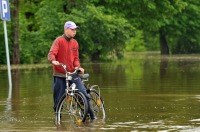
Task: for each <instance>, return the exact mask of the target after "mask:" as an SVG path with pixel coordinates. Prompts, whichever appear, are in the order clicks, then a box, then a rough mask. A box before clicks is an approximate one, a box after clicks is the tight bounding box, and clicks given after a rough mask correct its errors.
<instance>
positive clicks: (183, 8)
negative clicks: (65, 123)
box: [0, 0, 200, 64]
mask: <svg viewBox="0 0 200 132" xmlns="http://www.w3.org/2000/svg"><path fill="white" fill-rule="evenodd" d="M14 1H15V0H14ZM14 1H13V2H11V3H10V4H11V5H10V7H11V11H12V10H14V9H15V7H14V5H13V3H14ZM19 2H20V3H19V34H18V35H19V49H20V50H19V52H20V53H19V54H20V61H21V62H20V63H43V62H47V61H46V57H47V53H48V51H49V48H50V46H51V44H52V42H53V40H54V39H55V38H56V37H58V36H60V35H62V34H63V25H64V23H65V22H66V21H68V20H72V21H75V22H76V23H77V24H78V25H79V26H80V30H78V33H77V36H76V37H75V38H76V39H77V40H78V42H79V45H80V57H81V59H84V58H89V59H93V60H98V59H105V58H107V59H108V57H110V58H111V59H113V58H114V57H116V58H120V57H122V55H123V52H124V51H141V50H159V47H160V48H161V49H160V50H161V52H166V53H167V52H171V53H173V54H175V53H199V52H200V39H199V34H200V31H199V29H200V27H199V25H200V9H199V6H200V2H199V1H196V0H162V1H155V0H142V1H141V0H126V1H124V0H86V1H82V0H76V1H72V0H67V1H48V0H20V1H19ZM13 20H14V19H13ZM13 20H11V21H9V22H7V28H8V36H9V48H10V55H11V56H13V55H14V53H13V50H12V47H13V46H14V44H16V43H14V42H13V40H14V38H13V35H12V30H13V25H15V24H14V23H15V21H13ZM0 24H2V21H0ZM2 25H3V24H2ZM0 29H1V31H2V32H0V38H1V40H4V34H3V26H0ZM159 38H160V39H159ZM0 44H1V46H0V55H1V58H0V63H1V64H5V63H6V57H5V56H6V54H5V44H4V41H1V42H0Z"/></svg>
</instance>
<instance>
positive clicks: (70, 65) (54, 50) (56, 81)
mask: <svg viewBox="0 0 200 132" xmlns="http://www.w3.org/2000/svg"><path fill="white" fill-rule="evenodd" d="M77 28H79V27H78V26H77V25H76V24H75V23H74V22H72V21H67V22H66V23H65V25H64V34H63V35H62V36H60V37H58V38H56V39H55V40H54V41H53V43H52V46H51V48H50V51H49V53H48V61H49V62H50V63H52V64H53V77H54V78H53V98H54V111H56V107H57V104H58V101H59V99H60V98H61V96H62V95H63V94H64V93H65V88H66V80H65V71H64V69H63V68H62V67H61V66H59V65H60V63H63V64H65V65H66V66H67V71H69V72H73V71H74V69H75V68H76V67H78V68H79V70H80V72H81V73H82V74H83V73H84V69H83V68H82V67H81V66H80V61H79V51H78V50H79V45H78V42H77V41H76V40H75V39H73V37H74V36H75V35H76V29H77ZM72 82H73V83H76V86H77V88H78V89H79V91H80V92H82V93H83V94H84V95H85V96H86V98H87V100H88V105H89V110H88V113H89V114H90V118H91V119H96V117H95V115H94V110H93V108H92V106H91V104H90V101H89V100H90V96H89V95H88V94H87V92H86V90H85V88H84V85H83V83H82V82H81V79H80V77H79V76H75V77H73V80H72ZM72 82H71V83H72Z"/></svg>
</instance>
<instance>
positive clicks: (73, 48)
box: [48, 35, 80, 77]
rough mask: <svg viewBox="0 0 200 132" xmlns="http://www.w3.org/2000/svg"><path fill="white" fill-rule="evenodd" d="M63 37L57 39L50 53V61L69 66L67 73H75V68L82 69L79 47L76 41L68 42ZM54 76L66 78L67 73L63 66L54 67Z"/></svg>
mask: <svg viewBox="0 0 200 132" xmlns="http://www.w3.org/2000/svg"><path fill="white" fill-rule="evenodd" d="M65 37H66V36H64V35H62V36H60V37H58V38H57V39H55V40H54V41H53V43H52V46H51V48H50V51H49V53H48V61H49V62H51V61H52V60H56V61H59V62H60V63H63V64H65V65H66V66H67V71H69V72H72V71H74V68H75V67H80V61H79V52H78V50H79V45H78V42H77V41H76V40H75V39H73V38H72V39H70V40H67V39H66V38H65ZM53 70H54V76H61V77H65V71H64V69H63V68H62V67H61V66H55V65H54V66H53Z"/></svg>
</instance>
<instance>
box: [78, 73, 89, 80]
mask: <svg viewBox="0 0 200 132" xmlns="http://www.w3.org/2000/svg"><path fill="white" fill-rule="evenodd" d="M79 76H80V78H81V79H87V78H88V77H89V76H90V75H89V74H88V73H86V74H79Z"/></svg>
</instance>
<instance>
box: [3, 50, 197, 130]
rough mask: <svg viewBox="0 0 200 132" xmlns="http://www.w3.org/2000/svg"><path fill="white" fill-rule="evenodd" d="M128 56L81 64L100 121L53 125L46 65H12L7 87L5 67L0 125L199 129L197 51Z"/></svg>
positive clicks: (8, 127) (10, 127) (17, 127)
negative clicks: (101, 107)
mask: <svg viewBox="0 0 200 132" xmlns="http://www.w3.org/2000/svg"><path fill="white" fill-rule="evenodd" d="M130 56H131V57H130ZM130 56H129V58H126V59H124V60H120V61H116V62H111V63H91V64H83V67H84V68H85V70H86V72H88V73H90V79H89V83H90V84H99V86H100V88H101V95H102V96H103V100H104V102H105V107H106V114H107V118H106V120H105V122H104V123H102V122H93V123H91V122H87V123H85V124H81V125H77V124H74V123H72V122H67V123H63V124H62V125H60V126H58V127H57V126H55V124H54V113H53V108H52V107H53V97H52V69H51V67H49V68H44V69H32V70H30V69H24V70H19V69H18V70H13V71H12V78H13V89H12V91H11V92H10V91H9V89H8V85H7V81H8V80H6V79H7V78H6V77H5V76H6V75H7V72H6V71H3V70H2V71H0V73H1V74H0V84H1V88H0V129H1V130H3V131H4V130H5V131H30V130H31V131H109V132H110V131H117V132H121V131H199V130H200V128H199V124H200V114H199V111H200V107H199V105H200V89H199V87H200V83H199V79H200V67H199V65H200V62H199V58H200V57H199V55H197V56H196V57H195V56H193V55H192V56H190V57H188V56H185V57H182V56H180V57H179V56H159V55H158V54H144V55H139V54H137V53H136V54H131V55H130ZM191 59H193V60H191ZM10 93H11V94H10ZM7 99H10V100H7Z"/></svg>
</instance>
